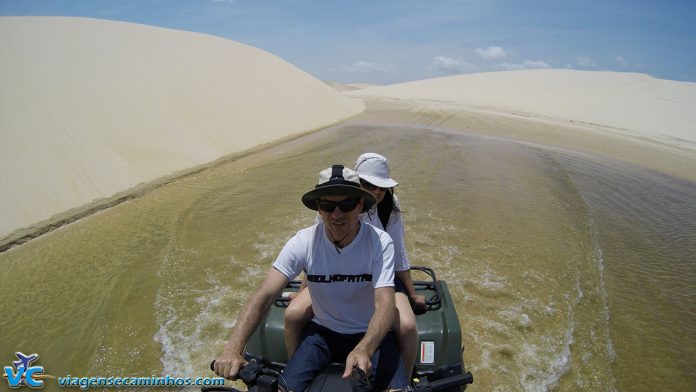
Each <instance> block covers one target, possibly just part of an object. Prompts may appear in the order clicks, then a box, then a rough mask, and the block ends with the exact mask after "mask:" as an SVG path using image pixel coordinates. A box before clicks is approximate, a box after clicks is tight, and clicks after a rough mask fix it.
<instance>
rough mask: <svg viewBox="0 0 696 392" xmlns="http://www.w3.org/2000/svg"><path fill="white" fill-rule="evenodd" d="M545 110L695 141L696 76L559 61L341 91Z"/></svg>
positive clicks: (684, 142)
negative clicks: (681, 78) (569, 66)
mask: <svg viewBox="0 0 696 392" xmlns="http://www.w3.org/2000/svg"><path fill="white" fill-rule="evenodd" d="M346 94H347V95H349V96H354V97H360V98H371V99H373V100H374V99H375V98H376V97H389V98H392V99H400V100H419V101H421V102H424V103H426V104H427V101H432V102H433V103H442V104H449V105H459V106H462V107H466V108H468V109H478V110H484V111H491V112H498V113H505V114H511V115H518V116H521V117H529V116H533V117H545V118H548V119H556V120H560V121H562V122H580V123H585V124H589V125H599V126H603V127H607V128H614V130H615V131H617V132H620V133H626V134H632V135H635V136H639V137H646V138H651V139H653V140H656V141H660V142H664V143H671V144H675V145H680V146H681V147H687V148H693V149H696V127H695V126H694V125H693V124H696V111H694V110H693V106H694V103H696V83H689V82H676V81H671V80H662V79H656V78H653V77H651V76H648V75H644V74H637V73H619V72H594V71H577V70H563V69H544V70H522V71H503V72H488V73H479V74H467V75H457V76H450V77H443V78H436V79H427V80H420V81H415V82H409V83H401V84H396V85H391V86H383V87H373V88H367V89H363V90H358V91H350V92H347V93H346Z"/></svg>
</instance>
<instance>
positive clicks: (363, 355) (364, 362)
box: [343, 347, 372, 378]
mask: <svg viewBox="0 0 696 392" xmlns="http://www.w3.org/2000/svg"><path fill="white" fill-rule="evenodd" d="M356 366H357V367H359V368H360V369H361V370H362V371H363V372H365V374H366V375H367V376H368V377H369V376H370V372H371V371H372V361H371V358H370V355H369V354H368V353H367V351H365V350H363V349H361V348H359V347H356V348H355V349H354V350H353V351H351V352H350V354H348V358H346V368H345V370H344V371H343V378H349V377H350V375H351V373H353V368H354V367H356Z"/></svg>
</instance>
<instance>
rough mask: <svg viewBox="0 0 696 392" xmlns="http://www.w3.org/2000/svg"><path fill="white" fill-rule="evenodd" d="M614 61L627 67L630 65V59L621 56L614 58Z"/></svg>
mask: <svg viewBox="0 0 696 392" xmlns="http://www.w3.org/2000/svg"><path fill="white" fill-rule="evenodd" d="M614 62H615V63H616V64H618V65H620V66H622V67H625V66H627V65H628V61H626V59H625V58H623V57H621V56H616V58H615V59H614Z"/></svg>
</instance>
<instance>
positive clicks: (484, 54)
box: [476, 46, 507, 60]
mask: <svg viewBox="0 0 696 392" xmlns="http://www.w3.org/2000/svg"><path fill="white" fill-rule="evenodd" d="M476 53H478V55H479V56H480V57H481V58H482V59H484V60H502V59H504V58H507V52H505V50H503V48H501V47H500V46H489V47H487V48H486V49H481V48H476Z"/></svg>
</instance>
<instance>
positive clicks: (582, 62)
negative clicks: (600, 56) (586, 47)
mask: <svg viewBox="0 0 696 392" xmlns="http://www.w3.org/2000/svg"><path fill="white" fill-rule="evenodd" d="M577 64H578V65H579V66H581V67H584V68H595V67H597V63H596V62H595V61H594V60H592V59H591V58H589V57H586V56H578V57H577Z"/></svg>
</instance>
